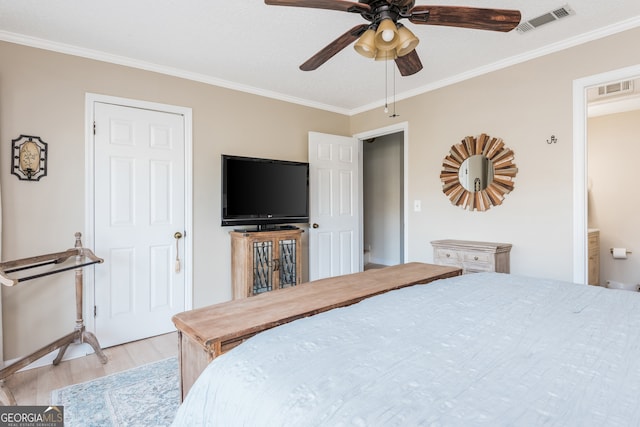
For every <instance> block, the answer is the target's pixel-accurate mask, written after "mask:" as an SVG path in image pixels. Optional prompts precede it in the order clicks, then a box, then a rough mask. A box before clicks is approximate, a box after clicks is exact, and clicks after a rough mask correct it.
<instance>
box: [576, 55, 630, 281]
mask: <svg viewBox="0 0 640 427" xmlns="http://www.w3.org/2000/svg"><path fill="white" fill-rule="evenodd" d="M639 76H640V65H634V66H631V67H626V68H621V69H618V70H613V71H608V72H606V73H602V74H596V75H593V76H588V77H584V78H581V79H577V80H574V81H573V281H574V282H576V283H587V277H588V274H587V269H588V264H587V227H588V206H587V174H588V171H587V160H588V158H587V154H588V150H587V117H588V108H587V89H589V88H591V87H595V86H601V85H603V84H607V83H610V82H614V81H620V80H627V79H632V78H637V77H639Z"/></svg>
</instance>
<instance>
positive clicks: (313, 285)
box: [173, 262, 462, 399]
mask: <svg viewBox="0 0 640 427" xmlns="http://www.w3.org/2000/svg"><path fill="white" fill-rule="evenodd" d="M461 273H462V270H461V269H459V268H457V267H447V266H441V265H432V264H423V263H417V262H412V263H408V264H401V265H396V266H392V267H386V268H382V269H377V270H369V271H365V272H362V273H354V274H348V275H344V276H337V277H332V278H329V279H321V280H315V281H313V282H307V283H303V284H301V285H298V286H295V287H292V288H286V289H278V290H275V291H271V292H266V293H264V294H260V295H257V296H254V297H250V298H244V299H239V300H233V301H229V302H224V303H221V304H215V305H211V306H208V307H203V308H199V309H196V310H191V311H185V312H183V313H179V314H176V315H175V316H173V323H174V324H175V325H176V328H177V329H178V345H179V351H180V353H179V359H180V360H179V363H180V388H181V392H182V399H184V398H185V396H186V395H187V393H188V392H189V389H190V388H191V386H192V385H193V383H194V382H195V380H196V379H197V378H198V376H200V374H201V373H202V371H203V370H204V368H205V367H206V366H207V364H209V362H211V361H212V360H213V359H214V358H216V357H217V356H219V355H221V354H223V353H225V352H227V351H229V350H231V349H232V348H234V347H235V346H237V345H239V344H241V343H242V342H243V341H244V340H246V339H247V338H250V337H252V336H253V335H255V334H257V333H259V332H262V331H264V330H267V329H270V328H273V327H275V326H278V325H282V324H284V323H288V322H291V321H293V320H296V319H300V318H302V317H307V316H312V315H314V314H318V313H322V312H323V311H327V310H331V309H333V308H337V307H344V306H347V305H351V304H354V303H357V302H358V301H362V300H363V299H365V298H369V297H372V296H374V295H379V294H382V293H385V292H388V291H391V290H394V289H400V288H404V287H406V286H411V285H416V284H419V283H429V282H432V281H434V280H437V279H444V278H447V277H453V276H459V275H460V274H461Z"/></svg>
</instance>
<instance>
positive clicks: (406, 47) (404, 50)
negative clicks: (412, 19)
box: [396, 25, 420, 56]
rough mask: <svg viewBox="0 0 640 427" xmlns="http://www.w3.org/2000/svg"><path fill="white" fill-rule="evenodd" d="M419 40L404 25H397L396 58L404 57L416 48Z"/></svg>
mask: <svg viewBox="0 0 640 427" xmlns="http://www.w3.org/2000/svg"><path fill="white" fill-rule="evenodd" d="M418 43H420V40H419V39H418V38H417V37H416V36H415V34H413V33H412V32H411V30H410V29H408V28H407V27H405V26H404V25H398V45H397V46H396V52H397V53H398V56H405V55H406V54H408V53H410V52H411V51H412V50H413V49H415V48H416V46H418Z"/></svg>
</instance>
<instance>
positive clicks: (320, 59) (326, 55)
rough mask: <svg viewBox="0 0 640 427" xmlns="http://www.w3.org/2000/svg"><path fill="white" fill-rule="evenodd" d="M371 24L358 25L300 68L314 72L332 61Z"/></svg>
mask: <svg viewBox="0 0 640 427" xmlns="http://www.w3.org/2000/svg"><path fill="white" fill-rule="evenodd" d="M367 28H369V24H361V25H356V26H355V27H353V28H352V29H350V30H349V31H347V32H346V33H344V34H343V35H341V36H340V37H338V38H337V39H335V40H334V41H332V42H331V43H329V44H328V45H327V46H325V47H324V48H323V49H322V50H321V51H320V52H318V53H316V54H315V55H313V56H312V57H311V58H309V59H307V61H306V62H305V63H304V64H302V65H301V66H300V69H301V70H302V71H312V70H315V69H316V68H318V67H319V66H321V65H322V64H324V63H325V62H327V61H328V60H329V59H331V58H332V57H333V56H334V55H335V54H336V53H338V52H340V51H341V50H342V49H344V48H345V47H347V46H349V45H350V44H351V43H353V42H354V41H356V40H357V39H358V37H360V36H361V35H362V33H364V32H365V31H366V30H367Z"/></svg>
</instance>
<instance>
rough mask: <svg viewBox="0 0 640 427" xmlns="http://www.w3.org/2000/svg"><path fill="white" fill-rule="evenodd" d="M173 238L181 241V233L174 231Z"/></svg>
mask: <svg viewBox="0 0 640 427" xmlns="http://www.w3.org/2000/svg"><path fill="white" fill-rule="evenodd" d="M173 238H174V239H176V240H178V239H182V233H181V232H179V231H176V233H175V234H174V235H173Z"/></svg>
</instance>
